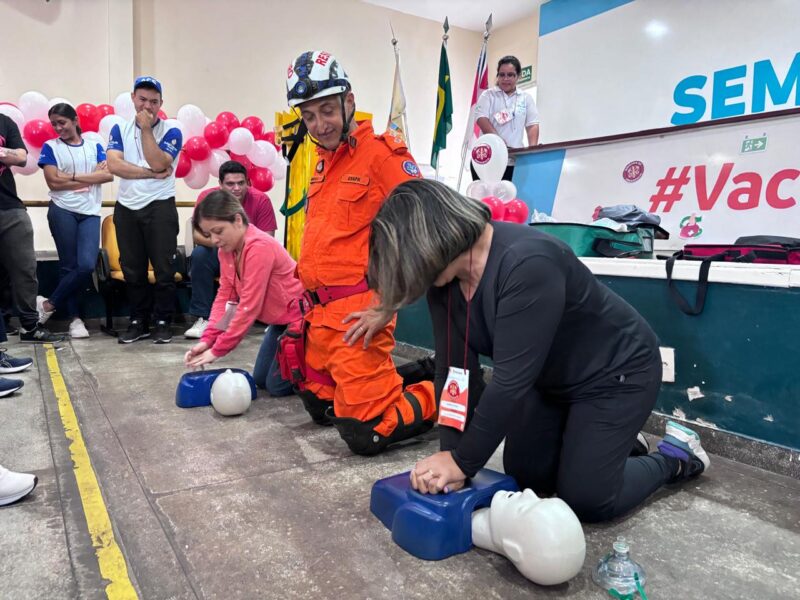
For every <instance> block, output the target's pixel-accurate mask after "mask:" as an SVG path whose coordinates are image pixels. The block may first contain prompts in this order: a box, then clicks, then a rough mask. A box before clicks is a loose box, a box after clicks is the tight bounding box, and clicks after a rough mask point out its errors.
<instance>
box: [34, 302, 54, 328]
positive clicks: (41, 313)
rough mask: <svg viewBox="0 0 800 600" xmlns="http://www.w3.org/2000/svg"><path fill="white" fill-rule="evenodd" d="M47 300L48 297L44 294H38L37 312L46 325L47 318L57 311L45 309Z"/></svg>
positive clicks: (42, 322) (41, 321)
mask: <svg viewBox="0 0 800 600" xmlns="http://www.w3.org/2000/svg"><path fill="white" fill-rule="evenodd" d="M45 300H47V298H45V297H44V296H36V312H38V313H39V323H41V324H42V325H44V324H45V323H46V322H47V319H49V318H50V317H51V316H53V313H54V312H56V311H54V310H51V311H47V310H45V309H44V303H45Z"/></svg>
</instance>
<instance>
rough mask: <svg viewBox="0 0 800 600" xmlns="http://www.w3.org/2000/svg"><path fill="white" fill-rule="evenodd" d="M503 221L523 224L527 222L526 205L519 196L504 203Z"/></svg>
mask: <svg viewBox="0 0 800 600" xmlns="http://www.w3.org/2000/svg"><path fill="white" fill-rule="evenodd" d="M503 220H504V221H508V222H509V223H520V224H525V223H527V222H528V205H527V204H525V203H524V202H523V201H522V200H520V199H519V198H514V199H513V200H509V201H508V202H506V205H505V215H504V216H503Z"/></svg>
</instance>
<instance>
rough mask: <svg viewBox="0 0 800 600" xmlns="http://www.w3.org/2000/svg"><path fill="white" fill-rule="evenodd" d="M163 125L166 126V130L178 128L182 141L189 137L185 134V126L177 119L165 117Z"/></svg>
mask: <svg viewBox="0 0 800 600" xmlns="http://www.w3.org/2000/svg"><path fill="white" fill-rule="evenodd" d="M164 126H165V127H166V131H169V130H170V129H173V128H178V129H179V130H180V132H181V136H182V137H183V141H184V142H185V141H186V140H188V139H189V136H187V135H186V128H185V127H184V126H183V123H181V122H180V121H178V119H167V120H166V121H164Z"/></svg>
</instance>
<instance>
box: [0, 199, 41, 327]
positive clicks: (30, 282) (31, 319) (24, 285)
mask: <svg viewBox="0 0 800 600" xmlns="http://www.w3.org/2000/svg"><path fill="white" fill-rule="evenodd" d="M0 263H2V265H3V267H4V273H2V274H0V276H2V278H3V279H2V281H0V286H2V287H3V289H4V291H2V292H0V295H2V296H5V295H6V294H8V292H7V291H6V290H8V289H9V288H10V290H11V292H10V293H11V299H12V301H13V304H14V307H15V308H16V310H17V311H18V314H19V320H20V323H21V324H22V326H23V327H24V328H25V329H26V330H31V329H33V328H35V327H36V323H37V322H38V321H39V313H38V312H37V311H36V294H37V293H38V291H39V282H38V280H37V279H36V251H35V250H34V247H33V225H32V224H31V219H30V217H29V216H28V212H27V211H26V210H25V209H24V208H9V209H7V210H0Z"/></svg>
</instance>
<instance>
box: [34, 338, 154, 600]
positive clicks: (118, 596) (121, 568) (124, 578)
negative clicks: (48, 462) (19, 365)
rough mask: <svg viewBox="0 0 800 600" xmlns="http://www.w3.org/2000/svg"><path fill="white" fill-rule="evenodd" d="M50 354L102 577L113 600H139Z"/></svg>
mask: <svg viewBox="0 0 800 600" xmlns="http://www.w3.org/2000/svg"><path fill="white" fill-rule="evenodd" d="M45 349H46V352H47V368H48V370H49V371H50V379H51V381H52V382H53V390H54V391H55V395H56V400H58V412H59V413H60V414H61V423H62V424H63V426H64V434H65V435H66V436H67V439H68V440H70V445H69V453H70V456H71V457H72V464H73V471H74V473H75V479H76V480H77V482H78V491H79V492H80V494H81V503H82V504H83V512H84V514H85V515H86V523H87V524H88V526H89V535H90V536H91V538H92V546H94V553H95V555H96V556H97V562H98V564H99V565H100V575H101V576H102V577H103V578H104V579H106V580H107V581H109V582H110V583H109V584H108V585H107V586H106V596H108V598H109V600H128V599H132V598H137V599H138V598H139V595H138V594H137V593H136V590H135V589H134V587H133V584H132V583H131V580H130V578H129V577H128V565H127V563H126V562H125V557H124V556H123V555H122V551H121V550H120V549H119V545H117V541H116V540H115V539H114V530H113V529H112V528H111V519H109V517H108V510H106V505H105V502H104V501H103V495H102V494H101V493H100V485H99V484H98V483H97V476H96V475H95V472H94V469H93V468H92V461H91V460H90V459H89V453H88V451H87V450H86V444H85V443H84V441H83V435H82V434H81V429H80V426H79V425H78V418H77V417H76V416H75V409H74V407H73V406H72V400H70V397H69V392H67V386H66V384H65V383H64V378H63V377H62V376H61V370H60V369H59V368H58V358H56V351H55V349H54V348H53V345H52V344H45Z"/></svg>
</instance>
